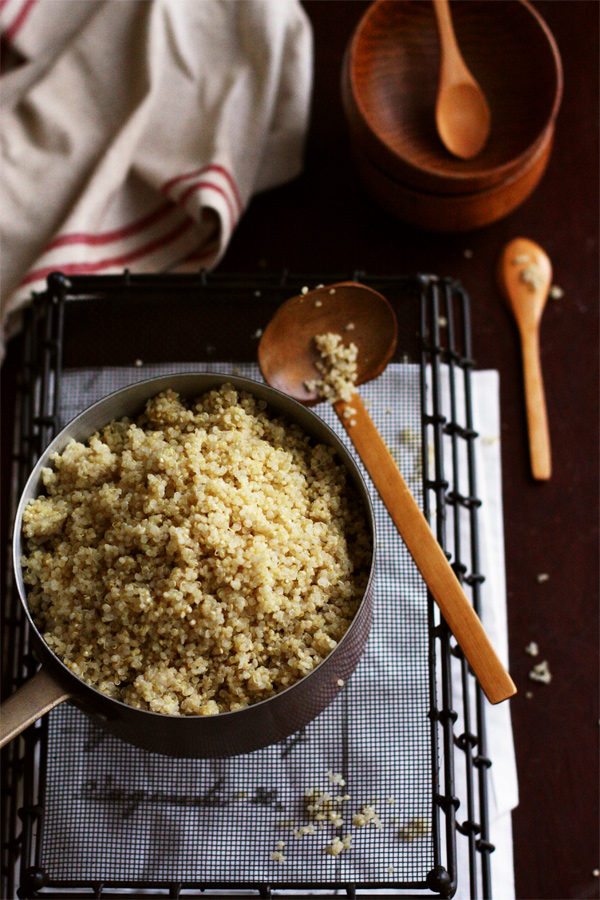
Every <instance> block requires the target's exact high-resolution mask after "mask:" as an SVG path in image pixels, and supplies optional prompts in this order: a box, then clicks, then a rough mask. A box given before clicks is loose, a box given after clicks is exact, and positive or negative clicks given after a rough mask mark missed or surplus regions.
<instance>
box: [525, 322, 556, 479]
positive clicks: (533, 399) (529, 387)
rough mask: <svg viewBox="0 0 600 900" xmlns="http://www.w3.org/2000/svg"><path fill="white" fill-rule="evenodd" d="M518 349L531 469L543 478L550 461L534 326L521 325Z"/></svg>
mask: <svg viewBox="0 0 600 900" xmlns="http://www.w3.org/2000/svg"><path fill="white" fill-rule="evenodd" d="M521 351H522V355H523V376H524V381H525V407H526V410H527V430H528V432H529V455H530V458H531V472H532V474H533V477H534V478H536V479H537V480H538V481H547V480H548V479H549V478H550V476H551V474H552V461H551V455H550V432H549V429H548V413H547V411H546V398H545V395H544V381H543V378H542V364H541V362H540V343H539V335H538V330H537V328H522V329H521Z"/></svg>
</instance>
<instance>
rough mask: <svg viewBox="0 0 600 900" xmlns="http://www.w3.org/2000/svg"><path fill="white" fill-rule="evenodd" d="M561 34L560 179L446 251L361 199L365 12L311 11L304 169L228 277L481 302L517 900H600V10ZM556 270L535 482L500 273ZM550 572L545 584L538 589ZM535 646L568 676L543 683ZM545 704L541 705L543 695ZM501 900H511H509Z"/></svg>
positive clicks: (478, 328) (557, 30)
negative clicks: (266, 276)
mask: <svg viewBox="0 0 600 900" xmlns="http://www.w3.org/2000/svg"><path fill="white" fill-rule="evenodd" d="M534 5H535V6H536V8H537V9H538V10H539V12H540V13H541V14H542V16H543V17H544V18H545V19H546V21H547V23H548V25H549V26H550V28H551V30H552V32H553V33H554V35H555V37H556V40H557V43H558V45H559V49H560V52H561V56H562V60H563V65H564V78H565V90H564V99H563V103H562V107H561V111H560V115H559V119H558V124H557V130H556V142H555V146H554V150H553V154H552V158H551V161H550V165H549V168H548V170H547V172H546V175H545V177H544V179H543V180H542V182H541V184H540V185H539V187H538V188H537V190H536V191H535V192H534V194H533V195H532V196H531V197H530V198H529V199H528V200H527V201H526V202H525V203H524V204H523V206H522V207H521V208H520V209H519V210H517V211H516V212H514V213H513V214H512V215H511V216H509V217H508V218H506V219H505V220H503V221H501V222H499V223H497V224H495V225H492V226H489V227H488V228H485V229H482V230H480V231H477V232H473V233H469V234H464V235H454V236H434V235H431V234H426V233H424V232H419V231H416V230H414V229H411V228H408V227H406V226H403V225H402V224H400V223H398V222H397V221H395V220H394V219H393V218H391V217H390V216H389V215H387V214H386V213H384V212H382V211H381V210H380V209H378V208H377V207H376V206H375V204H374V203H373V202H372V201H371V200H370V199H369V197H367V196H366V194H365V192H364V190H363V189H362V187H361V185H360V184H359V182H358V180H357V178H356V175H355V171H354V168H353V164H352V160H351V158H350V153H349V149H348V141H347V135H346V129H345V121H344V117H343V113H342V109H341V104H340V97H339V76H340V65H341V60H342V54H343V51H344V48H345V45H346V42H347V40H348V38H349V36H350V34H351V32H352V29H353V27H354V26H355V24H356V23H357V21H358V20H359V18H360V16H361V14H362V11H363V10H364V8H365V6H366V4H364V3H361V2H336V3H332V2H328V0H307V2H306V3H305V7H306V9H307V11H308V14H309V16H310V18H311V20H312V23H313V26H314V36H315V90H314V104H313V115H312V124H311V129H310V133H309V140H308V147H307V156H306V169H305V172H304V174H303V175H302V177H301V178H299V179H298V180H297V181H296V182H295V183H294V184H291V185H289V186H287V187H285V188H282V189H280V190H277V191H273V192H271V193H270V194H265V195H264V196H262V197H258V198H256V199H255V200H254V201H253V203H252V205H251V207H250V209H249V211H248V213H247V214H246V216H245V218H244V219H243V221H242V222H241V224H240V227H239V229H238V231H237V233H236V235H235V236H234V238H233V241H232V243H231V245H230V248H229V251H228V253H227V256H226V258H225V260H224V261H223V263H222V265H221V267H220V268H221V270H227V271H236V270H237V271H240V270H246V269H252V268H253V267H257V266H260V265H266V266H268V267H269V268H273V269H277V268H279V267H281V266H287V267H288V268H289V269H290V270H292V271H316V272H319V271H325V272H346V271H348V270H352V269H353V268H358V269H363V270H366V271H367V272H370V273H374V274H375V273H390V272H414V271H421V272H436V273H437V274H439V275H451V276H454V277H456V278H458V279H460V281H461V282H462V283H463V285H464V286H465V288H466V289H467V291H468V292H469V294H470V296H471V300H472V309H473V346H474V355H475V358H476V360H477V364H478V367H479V368H493V369H498V370H499V372H500V379H501V415H502V471H503V497H504V516H505V540H506V567H507V582H508V613H509V640H510V668H511V673H512V675H513V678H514V680H515V682H516V684H517V686H518V688H519V693H518V695H517V696H516V697H515V698H514V700H513V701H511V704H512V716H513V726H514V734H515V743H516V753H517V762H518V774H519V787H520V805H519V807H518V809H517V810H516V812H515V814H514V818H513V822H514V853H515V872H516V891H517V897H518V898H526V897H527V898H539V900H541V898H584V897H597V896H598V878H597V877H595V876H594V875H593V872H594V870H595V869H596V868H597V867H598V865H599V860H600V856H599V852H598V802H597V801H598V383H599V381H598V160H599V156H598V78H597V70H598V11H599V4H598V3H594V2H586V0H584V2H577V0H575V2H566V0H554V2H537V3H535V4H534ZM521 235H522V236H526V237H529V238H531V239H532V240H534V241H536V242H537V243H539V244H540V245H541V246H542V247H544V248H545V249H546V251H547V253H548V254H549V256H550V258H551V260H552V262H553V267H554V281H555V283H556V284H558V285H559V286H560V287H561V288H562V289H563V290H564V297H563V298H562V299H561V300H554V301H551V302H550V305H549V306H548V307H547V309H546V311H545V313H544V317H543V324H542V332H541V345H542V365H543V371H544V378H545V386H546V392H547V400H548V408H549V417H550V428H551V440H552V450H553V475H552V479H551V480H550V481H549V482H547V483H536V482H534V481H533V479H532V478H531V476H530V470H529V459H528V449H527V442H526V422H525V412H524V404H523V382H522V376H521V369H520V355H519V344H518V337H517V332H516V328H515V326H514V325H513V322H512V320H511V318H510V315H509V314H508V312H507V309H506V307H505V304H504V302H503V300H502V299H501V297H500V296H499V293H498V290H497V288H496V286H495V282H494V267H495V263H496V260H497V257H498V254H499V253H500V251H501V249H502V247H503V245H504V244H505V243H506V242H507V241H509V240H510V239H512V238H513V237H517V236H521ZM542 573H545V574H547V575H549V576H550V577H549V579H548V580H547V581H544V582H541V583H540V581H538V576H539V575H540V574H542ZM531 640H535V641H537V643H538V644H539V646H540V648H542V652H543V654H544V657H545V658H547V659H548V661H549V664H550V668H551V671H552V674H553V680H552V682H551V684H549V685H547V686H546V685H534V684H533V683H532V682H531V681H529V679H528V672H529V671H530V669H531V667H532V660H531V657H529V656H528V655H527V654H526V653H525V651H524V648H525V646H526V645H527V644H528V643H529V642H530V641H531ZM529 692H532V693H533V697H531V698H528V697H527V694H528V693H529ZM498 900H502V898H498Z"/></svg>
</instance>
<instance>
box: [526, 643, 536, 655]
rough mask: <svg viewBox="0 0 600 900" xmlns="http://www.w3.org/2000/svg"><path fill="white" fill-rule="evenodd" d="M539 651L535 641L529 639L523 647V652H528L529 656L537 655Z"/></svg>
mask: <svg viewBox="0 0 600 900" xmlns="http://www.w3.org/2000/svg"><path fill="white" fill-rule="evenodd" d="M539 652H540V648H539V647H538V645H537V644H536V642H535V641H530V642H529V644H527V646H526V647H525V653H528V654H529V656H537V655H538V653H539Z"/></svg>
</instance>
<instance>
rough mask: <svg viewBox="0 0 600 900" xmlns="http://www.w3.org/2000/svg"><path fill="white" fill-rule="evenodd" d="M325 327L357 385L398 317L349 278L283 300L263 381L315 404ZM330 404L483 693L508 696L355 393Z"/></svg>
mask: <svg viewBox="0 0 600 900" xmlns="http://www.w3.org/2000/svg"><path fill="white" fill-rule="evenodd" d="M349 326H350V328H349ZM327 332H333V333H335V334H340V335H342V338H343V339H344V343H350V341H352V342H353V343H355V344H356V345H357V347H358V360H357V365H358V378H357V384H363V383H364V382H365V381H370V380H371V379H372V378H375V377H376V376H377V375H379V374H381V372H383V370H384V369H385V367H386V365H387V364H388V362H389V361H390V360H391V358H392V355H393V353H394V350H395V347H396V318H395V315H394V312H393V310H392V308H391V306H390V305H389V303H388V302H387V300H386V299H385V298H384V297H382V296H381V294H378V293H377V292H376V291H373V290H372V289H371V288H368V287H365V286H364V285H361V284H356V283H354V282H343V283H341V284H335V285H331V286H329V287H322V288H317V289H316V290H313V291H309V292H308V293H306V294H304V295H301V296H298V297H292V298H291V299H290V300H288V301H286V302H285V303H284V304H283V305H282V306H281V307H280V308H279V309H278V311H277V312H276V314H275V316H274V317H273V319H272V320H271V322H270V323H269V325H268V326H267V328H266V329H265V331H264V333H263V335H262V338H261V340H260V344H259V347H258V362H259V365H260V369H261V372H262V374H263V377H264V379H265V381H266V382H267V383H268V384H270V385H271V386H272V387H275V388H278V389H279V390H281V391H283V392H285V393H286V394H289V395H290V396H291V397H294V398H295V399H296V400H300V401H301V402H302V403H304V404H306V405H307V406H313V405H314V404H316V403H319V402H320V399H321V398H320V397H319V396H318V394H317V392H316V390H313V391H311V390H309V389H308V388H307V387H306V384H305V382H306V381H307V380H310V379H314V378H318V377H319V372H318V371H317V369H316V367H315V362H316V361H317V360H318V358H319V355H318V353H317V351H316V349H315V347H314V338H315V336H316V335H318V334H324V333H327ZM334 409H335V411H336V413H337V415H338V416H339V418H340V421H341V422H342V424H343V426H344V428H345V429H346V431H347V432H348V435H349V437H350V439H351V441H352V443H353V444H354V447H355V448H356V450H357V452H358V455H359V457H360V458H361V460H362V462H363V464H364V466H365V468H366V470H367V472H368V473H369V475H370V476H371V479H372V480H373V483H374V485H375V487H376V489H377V491H378V493H379V495H380V497H381V499H382V500H383V502H384V504H385V505H386V507H387V509H388V511H389V513H390V515H391V517H392V520H393V522H394V524H395V525H396V527H397V529H398V531H399V533H400V535H401V537H402V539H403V541H404V543H405V544H406V547H407V548H408V551H409V553H410V554H411V556H412V558H413V560H414V561H415V563H416V565H417V568H418V569H419V571H420V572H421V574H422V576H423V578H424V580H425V582H426V584H427V586H428V588H429V590H430V591H431V594H432V596H433V597H434V599H435V601H436V603H437V604H438V606H439V608H440V610H441V612H442V615H443V616H444V619H445V620H446V622H447V624H448V627H449V628H450V630H451V631H452V633H453V634H454V637H455V638H456V640H457V642H458V644H459V645H460V647H461V648H462V651H463V653H464V655H465V657H466V659H467V660H468V662H469V663H470V665H471V668H472V669H473V672H474V673H475V675H476V677H477V678H478V680H479V683H480V684H481V686H482V688H483V690H484V692H485V694H486V696H487V698H488V699H489V700H490V702H491V703H499V702H500V701H501V700H506V699H507V698H508V697H511V696H512V695H513V694H514V693H516V688H515V685H514V683H513V681H512V679H511V677H510V675H509V674H508V672H507V671H506V670H505V668H504V666H503V665H502V663H501V662H500V660H499V658H498V656H497V655H496V652H495V650H494V648H493V647H492V645H491V643H490V640H489V638H488V636H487V635H486V633H485V631H484V629H483V626H482V624H481V622H480V620H479V618H478V617H477V615H476V613H475V611H474V610H473V607H472V606H471V604H470V603H469V601H468V599H467V597H466V595H465V593H464V591H463V589H462V587H461V585H460V582H459V580H458V578H457V577H456V575H455V573H454V571H453V569H452V567H451V566H450V563H449V562H448V559H447V557H446V554H445V553H444V551H443V550H442V548H441V546H440V544H439V543H438V541H437V540H436V538H435V535H434V534H433V532H432V530H431V528H430V527H429V524H428V522H427V519H426V518H425V516H424V515H423V513H422V512H421V509H420V508H419V506H418V504H417V502H416V500H415V499H414V497H413V496H412V494H411V492H410V490H409V489H408V487H407V485H406V482H405V481H404V479H403V477H402V475H401V474H400V471H399V469H398V467H397V465H396V463H395V462H394V460H393V458H392V456H391V454H390V451H389V450H388V448H387V446H386V444H385V442H384V441H383V439H382V437H381V435H380V434H379V432H378V431H377V429H376V427H375V425H374V424H373V421H372V419H371V417H370V416H369V414H368V412H367V410H366V408H365V405H364V403H363V402H362V400H361V398H360V395H359V394H358V393H355V394H354V395H353V399H352V401H351V402H350V403H348V402H345V401H342V400H339V401H337V402H336V403H335V404H334ZM346 411H349V412H350V413H351V415H350V416H348V415H346ZM352 423H353V424H352Z"/></svg>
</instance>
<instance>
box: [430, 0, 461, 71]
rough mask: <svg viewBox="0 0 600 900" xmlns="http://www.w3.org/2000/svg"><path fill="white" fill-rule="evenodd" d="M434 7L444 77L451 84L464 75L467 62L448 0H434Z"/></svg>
mask: <svg viewBox="0 0 600 900" xmlns="http://www.w3.org/2000/svg"><path fill="white" fill-rule="evenodd" d="M433 8H434V10H435V15H436V19H437V23H438V28H439V32H440V45H441V65H442V70H443V78H444V80H445V81H447V83H449V84H450V83H453V82H455V81H457V80H460V79H461V78H463V77H464V68H465V64H464V61H463V58H462V55H461V52H460V50H459V47H458V42H457V40H456V34H455V32H454V25H453V24H452V16H451V14H450V6H449V3H448V0H433Z"/></svg>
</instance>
